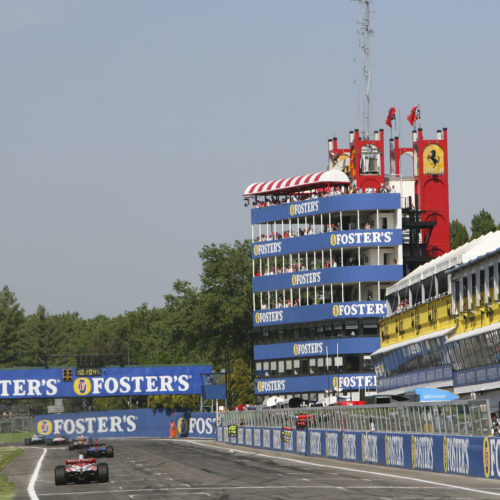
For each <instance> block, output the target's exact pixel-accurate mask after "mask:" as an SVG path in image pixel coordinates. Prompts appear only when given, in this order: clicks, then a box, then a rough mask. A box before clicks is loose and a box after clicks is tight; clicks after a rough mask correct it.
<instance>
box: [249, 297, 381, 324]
mask: <svg viewBox="0 0 500 500" xmlns="http://www.w3.org/2000/svg"><path fill="white" fill-rule="evenodd" d="M386 313H387V305H386V303H385V301H365V302H337V303H330V304H316V305H313V306H297V307H285V308H282V309H270V310H266V309H263V310H260V311H254V312H253V326H270V325H284V324H286V323H303V322H309V321H323V320H327V319H343V318H377V317H380V318H382V317H384V316H386Z"/></svg>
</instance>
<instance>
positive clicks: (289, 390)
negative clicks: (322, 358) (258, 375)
mask: <svg viewBox="0 0 500 500" xmlns="http://www.w3.org/2000/svg"><path fill="white" fill-rule="evenodd" d="M376 388H377V377H376V376H375V375H374V374H373V373H349V374H343V375H338V374H336V375H333V374H330V375H311V376H308V377H283V378H273V379H257V380H255V394H293V393H299V392H323V391H325V390H331V389H333V390H335V391H349V390H357V389H369V390H375V389H376Z"/></svg>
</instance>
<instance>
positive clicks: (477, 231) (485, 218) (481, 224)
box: [470, 209, 496, 240]
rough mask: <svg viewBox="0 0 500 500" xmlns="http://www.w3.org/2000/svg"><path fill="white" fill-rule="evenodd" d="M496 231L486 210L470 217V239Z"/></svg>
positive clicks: (493, 222)
mask: <svg viewBox="0 0 500 500" xmlns="http://www.w3.org/2000/svg"><path fill="white" fill-rule="evenodd" d="M495 230H496V224H495V221H494V220H493V217H492V216H491V214H490V213H489V212H487V211H486V210H484V209H483V210H481V211H480V212H479V213H478V214H476V215H474V217H472V222H471V225H470V232H471V239H472V240H473V239H475V238H479V236H481V235H483V234H487V233H489V232H490V231H495Z"/></svg>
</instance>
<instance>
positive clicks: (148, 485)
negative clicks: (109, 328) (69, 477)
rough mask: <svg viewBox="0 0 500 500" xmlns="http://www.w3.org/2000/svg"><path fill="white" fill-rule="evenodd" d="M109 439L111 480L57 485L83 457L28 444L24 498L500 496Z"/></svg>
mask: <svg viewBox="0 0 500 500" xmlns="http://www.w3.org/2000/svg"><path fill="white" fill-rule="evenodd" d="M107 444H112V445H113V446H114V447H115V457H114V458H109V459H99V460H98V461H103V462H107V463H108V465H109V475H110V482H109V483H100V484H97V483H90V484H80V485H78V484H67V485H64V486H55V484H54V467H55V466H56V465H60V464H63V463H64V460H65V459H66V458H77V456H78V455H77V452H76V451H75V452H69V451H68V449H67V447H65V448H42V447H27V448H26V449H25V453H24V454H23V455H22V456H21V457H20V458H18V459H17V460H16V461H14V462H12V463H11V464H9V466H8V467H7V468H6V469H5V470H4V472H5V473H6V474H8V476H9V479H10V480H11V481H14V482H15V483H16V485H17V490H16V497H15V498H16V499H19V500H21V499H22V500H25V499H31V500H34V499H36V498H38V499H40V500H42V499H52V498H54V499H58V498H61V499H64V498H71V499H82V500H83V499H85V500H91V499H92V500H98V499H100V498H106V499H134V498H135V499H140V500H146V499H160V498H169V499H175V498H183V499H185V498H186V497H212V498H248V499H252V500H254V499H255V498H292V499H293V498H296V499H305V498H315V499H317V498H347V499H366V498H367V497H369V498H384V499H385V498H398V499H401V500H402V499H410V498H419V499H441V498H450V499H451V498H453V499H465V498H500V481H497V480H486V479H474V478H468V477H460V476H452V475H444V474H435V473H425V472H420V471H410V470H405V469H394V468H387V467H380V466H373V465H360V464H354V463H353V464H349V463H346V462H338V461H335V460H330V459H323V458H320V459H315V458H309V457H308V458H305V457H300V456H297V455H292V454H285V453H279V452H272V451H264V450H251V449H248V448H246V449H245V448H240V447H235V446H232V445H227V444H223V443H217V442H215V441H210V440H187V439H176V440H169V439H113V440H110V441H108V442H107ZM44 450H47V451H46V452H45V454H44V456H43V459H41V457H42V454H43V453H44ZM37 464H39V473H38V475H34V471H35V469H36V468H37ZM30 481H31V485H32V487H31V489H30V488H29V485H30Z"/></svg>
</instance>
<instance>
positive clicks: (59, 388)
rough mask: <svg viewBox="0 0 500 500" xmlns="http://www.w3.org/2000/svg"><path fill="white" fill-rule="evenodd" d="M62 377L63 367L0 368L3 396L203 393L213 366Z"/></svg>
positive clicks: (114, 370)
mask: <svg viewBox="0 0 500 500" xmlns="http://www.w3.org/2000/svg"><path fill="white" fill-rule="evenodd" d="M71 370H72V374H73V377H72V381H71V382H64V381H63V380H62V375H63V373H62V372H63V370H62V369H61V368H49V369H24V370H0V398H6V399H18V398H74V397H99V396H125V395H135V396H150V395H161V394H201V386H202V378H201V375H202V374H207V373H212V367H211V366H127V367H111V368H102V372H101V376H99V377H76V376H75V375H74V374H75V370H74V369H71Z"/></svg>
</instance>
